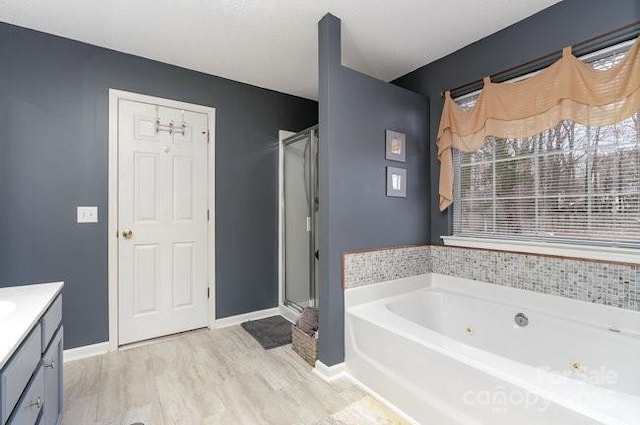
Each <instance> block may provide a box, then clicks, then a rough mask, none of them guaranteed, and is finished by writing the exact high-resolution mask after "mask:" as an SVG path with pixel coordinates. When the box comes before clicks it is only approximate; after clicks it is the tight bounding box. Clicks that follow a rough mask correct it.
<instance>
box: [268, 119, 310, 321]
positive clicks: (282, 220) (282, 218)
mask: <svg viewBox="0 0 640 425" xmlns="http://www.w3.org/2000/svg"><path fill="white" fill-rule="evenodd" d="M314 133H315V134H314ZM305 138H308V139H309V145H310V149H311V152H310V154H309V157H310V158H311V160H310V161H309V162H310V163H309V181H308V182H307V187H308V188H309V200H308V202H307V208H308V211H309V220H310V223H309V226H308V228H310V230H309V231H308V233H309V241H308V254H309V275H308V279H309V288H308V299H309V305H310V306H315V307H317V282H316V273H317V261H318V257H317V256H316V223H317V222H316V220H317V211H316V208H315V203H316V199H317V196H318V194H317V186H316V182H317V173H318V170H317V160H316V158H317V155H318V143H319V136H318V125H314V126H312V127H309V128H306V129H304V130H302V131H300V132H298V133H292V132H285V131H281V133H280V143H279V151H280V152H279V173H280V177H279V204H280V208H279V226H278V227H279V247H278V251H279V271H278V275H279V305H280V311H281V313H283V314H284V315H285V317H286V316H288V317H289V318H290V319H295V318H297V316H298V315H299V313H300V312H301V311H302V308H303V306H301V305H299V304H297V303H296V302H295V300H291V299H288V298H287V277H286V270H287V268H286V261H287V258H286V257H287V256H286V252H287V251H286V231H287V230H286V205H287V204H286V191H285V172H286V167H285V150H286V148H287V146H289V145H291V144H293V143H296V142H300V141H301V140H303V139H305ZM314 138H315V141H314V140H313V139H314ZM304 172H305V170H303V173H304ZM283 307H284V309H283ZM287 310H288V311H287ZM286 313H289V314H286Z"/></svg>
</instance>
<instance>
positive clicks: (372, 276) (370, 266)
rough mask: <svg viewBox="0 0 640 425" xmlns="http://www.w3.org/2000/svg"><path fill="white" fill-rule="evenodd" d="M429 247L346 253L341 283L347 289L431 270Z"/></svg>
mask: <svg viewBox="0 0 640 425" xmlns="http://www.w3.org/2000/svg"><path fill="white" fill-rule="evenodd" d="M429 248H430V247H429V246H428V245H421V246H406V247H398V248H388V249H379V250H374V251H363V252H354V253H345V254H344V255H343V257H342V266H343V275H342V285H343V287H344V288H345V289H347V288H355V287H358V286H363V285H370V284H372V283H379V282H385V281H387V280H393V279H401V278H403V277H410V276H417V275H419V274H424V273H429V272H430V271H431V253H430V249H429Z"/></svg>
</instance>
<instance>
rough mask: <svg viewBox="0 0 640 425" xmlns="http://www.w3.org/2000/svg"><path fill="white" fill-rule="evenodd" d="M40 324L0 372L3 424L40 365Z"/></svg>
mask: <svg viewBox="0 0 640 425" xmlns="http://www.w3.org/2000/svg"><path fill="white" fill-rule="evenodd" d="M40 330H41V328H40V323H38V324H36V326H35V327H34V329H33V330H32V331H31V333H30V334H29V335H28V336H27V338H26V339H25V340H24V341H23V342H22V344H21V345H20V347H19V348H18V349H17V350H16V352H15V353H14V354H13V356H12V357H11V359H10V360H9V362H8V363H7V364H6V365H5V367H4V368H3V369H2V371H1V372H0V394H2V397H0V412H1V413H2V414H1V416H2V421H1V422H0V423H2V424H4V423H6V422H7V420H8V419H9V416H11V412H13V409H14V407H15V406H16V404H17V403H18V400H20V395H21V394H22V393H23V391H24V389H25V388H26V387H27V384H28V383H29V380H30V379H31V376H32V375H33V374H34V371H35V370H36V369H37V368H38V366H39V365H40V357H41V352H42V351H41V347H42V345H41V344H42V339H41V338H42V337H41V332H40Z"/></svg>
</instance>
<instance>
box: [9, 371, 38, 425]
mask: <svg viewBox="0 0 640 425" xmlns="http://www.w3.org/2000/svg"><path fill="white" fill-rule="evenodd" d="M44 401H45V400H44V374H43V372H42V368H40V369H38V373H36V376H35V377H34V378H33V381H31V384H29V388H28V389H27V391H26V392H25V393H24V394H23V395H22V398H21V399H20V403H18V405H17V406H16V408H15V410H14V411H13V416H11V419H10V420H9V425H35V424H36V423H37V422H38V416H39V415H40V410H42V406H43V405H44Z"/></svg>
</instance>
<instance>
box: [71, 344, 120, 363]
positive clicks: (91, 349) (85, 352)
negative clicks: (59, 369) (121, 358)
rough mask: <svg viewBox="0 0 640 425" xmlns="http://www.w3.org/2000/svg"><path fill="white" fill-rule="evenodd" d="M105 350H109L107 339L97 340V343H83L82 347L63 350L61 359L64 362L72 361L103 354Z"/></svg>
mask: <svg viewBox="0 0 640 425" xmlns="http://www.w3.org/2000/svg"><path fill="white" fill-rule="evenodd" d="M107 351H109V341H105V342H99V343H97V344H91V345H84V346H82V347H76V348H70V349H68V350H64V354H63V359H64V363H66V362H72V361H74V360H80V359H85V358H87V357H92V356H98V355H100V354H105V353H106V352H107Z"/></svg>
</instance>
